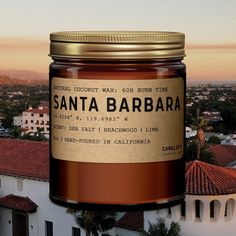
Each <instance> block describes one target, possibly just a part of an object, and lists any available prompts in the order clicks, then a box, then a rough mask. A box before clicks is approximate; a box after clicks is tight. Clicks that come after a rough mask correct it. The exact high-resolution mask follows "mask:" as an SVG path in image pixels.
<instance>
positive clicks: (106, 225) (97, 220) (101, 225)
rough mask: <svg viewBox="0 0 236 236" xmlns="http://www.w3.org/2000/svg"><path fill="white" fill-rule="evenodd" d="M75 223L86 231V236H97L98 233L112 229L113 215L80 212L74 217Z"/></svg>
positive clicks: (111, 213) (97, 212) (109, 213)
mask: <svg viewBox="0 0 236 236" xmlns="http://www.w3.org/2000/svg"><path fill="white" fill-rule="evenodd" d="M76 222H77V223H78V224H79V225H80V227H81V228H83V229H84V230H85V231H86V236H98V234H99V232H104V231H106V230H109V229H111V228H113V226H114V224H115V222H116V221H115V213H114V212H107V211H106V212H104V211H86V210H82V211H81V212H80V213H79V214H78V215H77V216H76Z"/></svg>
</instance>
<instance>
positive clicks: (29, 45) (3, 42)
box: [0, 38, 49, 50]
mask: <svg viewBox="0 0 236 236" xmlns="http://www.w3.org/2000/svg"><path fill="white" fill-rule="evenodd" d="M48 47H49V42H47V41H46V40H36V39H22V38H0V49H1V50H11V49H26V50H27V49H40V50H48Z"/></svg>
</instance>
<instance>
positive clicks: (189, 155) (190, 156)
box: [185, 140, 218, 165]
mask: <svg viewBox="0 0 236 236" xmlns="http://www.w3.org/2000/svg"><path fill="white" fill-rule="evenodd" d="M185 159H186V161H193V160H197V144H196V143H195V142H194V141H193V140H191V141H188V142H187V143H186V158H185ZM198 160H199V161H203V162H207V163H209V164H214V165H218V163H217V160H216V158H215V155H214V153H212V152H210V151H208V150H207V148H206V146H205V145H204V146H202V147H201V148H200V155H199V159H198Z"/></svg>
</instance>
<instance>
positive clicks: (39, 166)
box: [0, 139, 85, 236]
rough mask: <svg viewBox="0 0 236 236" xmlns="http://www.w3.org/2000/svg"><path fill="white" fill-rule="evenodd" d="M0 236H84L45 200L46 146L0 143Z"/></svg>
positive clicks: (65, 214)
mask: <svg viewBox="0 0 236 236" xmlns="http://www.w3.org/2000/svg"><path fill="white" fill-rule="evenodd" d="M0 150H1V155H0V235H1V236H11V235H14V236H22V235H24V236H67V235H68V236H70V235H71V236H84V235H85V234H84V231H83V230H80V229H79V226H78V225H77V224H76V222H75V219H74V216H73V215H72V214H70V213H68V212H67V208H64V207H60V206H58V205H56V204H53V203H52V202H51V201H50V200H49V197H48V192H49V182H48V179H49V176H48V174H49V171H48V143H46V142H33V141H22V140H14V139H0Z"/></svg>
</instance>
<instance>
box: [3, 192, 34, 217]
mask: <svg viewBox="0 0 236 236" xmlns="http://www.w3.org/2000/svg"><path fill="white" fill-rule="evenodd" d="M0 206H1V207H4V208H8V209H14V210H19V211H24V212H27V213H33V212H35V211H36V210H37V207H38V206H37V204H35V203H34V202H33V201H32V200H31V199H30V198H28V197H21V196H17V195H13V194H10V195H7V196H5V197H2V198H0Z"/></svg>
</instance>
